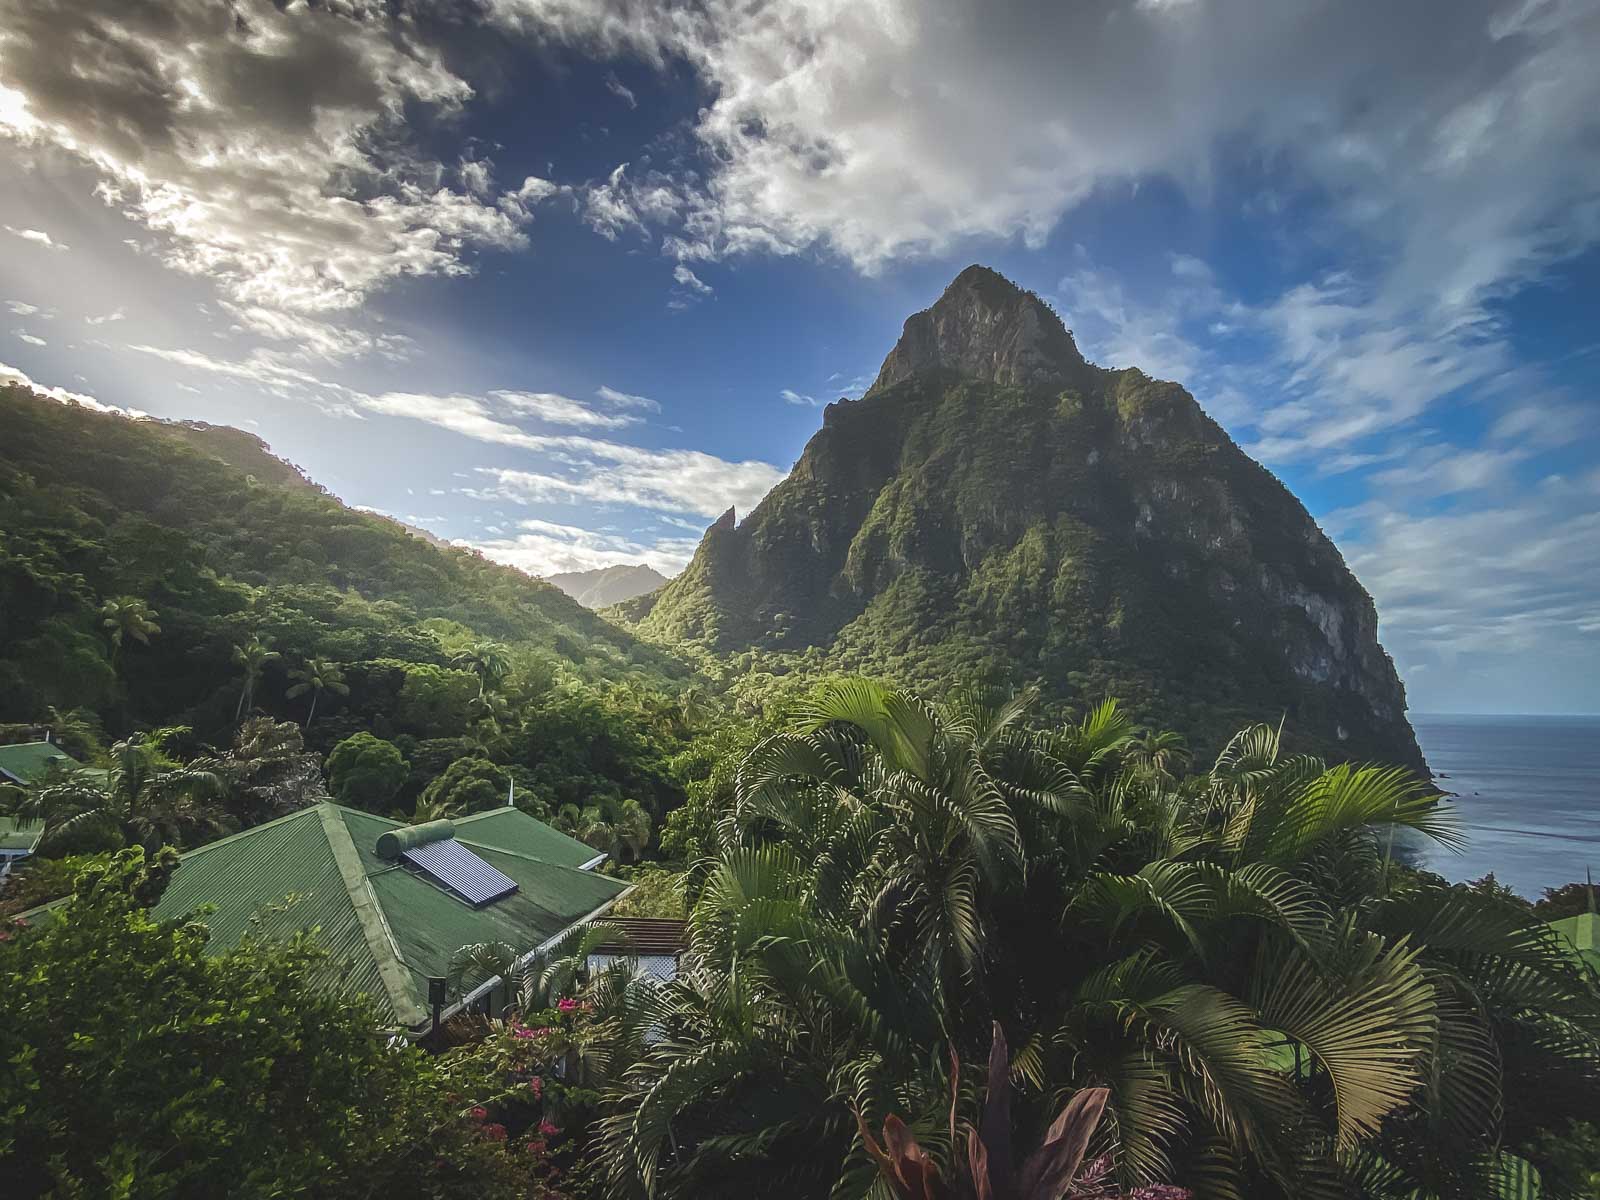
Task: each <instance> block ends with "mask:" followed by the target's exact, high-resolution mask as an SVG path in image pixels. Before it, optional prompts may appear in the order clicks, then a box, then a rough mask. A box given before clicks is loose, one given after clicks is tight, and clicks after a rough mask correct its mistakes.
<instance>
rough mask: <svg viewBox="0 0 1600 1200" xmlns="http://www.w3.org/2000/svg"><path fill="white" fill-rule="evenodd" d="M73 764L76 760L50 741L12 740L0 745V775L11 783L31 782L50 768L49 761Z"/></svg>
mask: <svg viewBox="0 0 1600 1200" xmlns="http://www.w3.org/2000/svg"><path fill="white" fill-rule="evenodd" d="M56 762H59V763H62V764H63V765H67V766H75V765H76V760H74V759H73V757H72V756H71V755H70V754H67V753H65V752H64V751H63V750H62V749H61V747H60V746H57V745H54V744H52V743H50V742H13V743H12V744H11V745H9V746H0V776H5V777H6V778H8V779H10V780H11V781H12V782H13V783H32V782H33V781H34V780H35V779H38V778H39V777H40V776H42V775H43V774H44V773H45V772H46V771H48V770H49V769H50V764H51V763H56Z"/></svg>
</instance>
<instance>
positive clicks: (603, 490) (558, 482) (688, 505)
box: [469, 438, 784, 517]
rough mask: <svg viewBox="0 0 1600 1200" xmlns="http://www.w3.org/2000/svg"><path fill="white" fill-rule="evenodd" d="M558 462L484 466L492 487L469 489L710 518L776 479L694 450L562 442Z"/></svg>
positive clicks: (766, 471)
mask: <svg viewBox="0 0 1600 1200" xmlns="http://www.w3.org/2000/svg"><path fill="white" fill-rule="evenodd" d="M565 442H566V444H565V446H564V447H563V448H564V450H565V454H564V456H563V457H564V459H565V461H564V463H563V464H562V469H560V470H559V471H558V470H556V469H553V468H549V469H545V470H539V471H522V470H514V469H510V468H483V469H482V470H481V471H480V474H482V475H484V476H486V477H488V478H489V479H490V480H492V484H491V486H488V487H485V488H478V489H469V494H471V495H475V496H477V497H478V498H480V499H493V500H510V501H514V502H516V503H519V504H549V503H572V502H576V501H587V502H589V503H593V504H624V505H630V506H632V507H635V508H643V509H649V510H652V511H657V512H665V513H693V514H696V515H699V516H703V517H714V516H717V515H718V514H719V513H721V512H723V511H724V510H725V509H727V508H729V507H730V506H731V507H734V508H737V509H738V510H739V511H740V512H748V511H749V510H750V509H752V508H754V507H755V506H756V505H757V504H758V503H759V502H760V501H761V498H762V497H763V496H765V495H766V494H767V493H768V492H770V491H771V490H772V489H773V487H774V486H775V485H776V484H777V483H778V482H779V480H781V479H782V478H783V475H784V473H783V472H782V471H780V470H778V469H777V468H776V467H774V466H772V465H771V464H770V463H764V462H750V461H746V462H729V461H728V460H726V459H722V458H718V457H716V456H715V455H712V454H706V453H704V452H702V451H699V450H646V449H642V448H640V447H636V446H622V445H618V444H617V443H614V442H600V441H595V440H592V439H580V438H569V439H565Z"/></svg>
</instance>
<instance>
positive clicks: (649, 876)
mask: <svg viewBox="0 0 1600 1200" xmlns="http://www.w3.org/2000/svg"><path fill="white" fill-rule="evenodd" d="M622 877H623V878H624V879H626V880H627V881H628V883H629V884H630V885H632V887H633V890H632V891H631V892H628V893H627V894H625V895H624V896H623V897H622V898H621V899H620V900H618V901H617V902H616V903H615V904H613V905H612V906H611V913H610V915H611V916H614V917H667V918H672V919H675V920H682V919H683V918H684V916H686V915H687V914H686V911H685V908H684V877H683V875H682V873H681V872H678V871H672V870H668V869H667V868H665V867H660V866H656V865H654V864H646V865H644V866H641V867H637V868H635V869H634V870H632V871H631V872H629V873H627V874H624V875H623V876H622Z"/></svg>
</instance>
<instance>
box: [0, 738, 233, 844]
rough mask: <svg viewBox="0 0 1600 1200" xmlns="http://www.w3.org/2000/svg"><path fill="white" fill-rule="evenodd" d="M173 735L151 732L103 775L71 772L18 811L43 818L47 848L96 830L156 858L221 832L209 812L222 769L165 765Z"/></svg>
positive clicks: (116, 750)
mask: <svg viewBox="0 0 1600 1200" xmlns="http://www.w3.org/2000/svg"><path fill="white" fill-rule="evenodd" d="M177 732H178V731H177V730H170V729H165V730H157V731H156V732H155V733H151V734H144V735H141V736H139V737H134V738H128V739H126V740H124V741H120V742H117V743H116V744H115V745H113V746H112V747H111V749H110V751H109V752H108V754H107V758H108V760H109V763H110V766H109V768H108V769H107V770H105V771H104V772H100V771H87V770H80V771H74V772H73V773H72V774H71V775H70V776H69V777H68V778H67V779H66V780H64V781H62V782H60V783H54V784H48V785H46V786H44V787H42V788H39V789H37V790H35V791H33V792H32V793H30V794H29V795H28V796H27V797H26V799H25V800H24V803H23V811H24V812H26V813H28V814H29V815H32V816H39V817H43V818H44V821H45V830H44V842H45V844H47V845H48V844H49V843H50V842H52V841H57V840H60V839H62V838H64V837H66V836H67V835H69V834H71V833H73V832H75V831H77V830H82V829H87V828H96V827H98V828H101V829H107V830H113V829H114V830H115V831H116V832H117V833H118V834H119V835H120V836H121V837H122V839H123V841H124V842H136V843H139V844H141V845H143V846H144V847H145V849H146V850H155V849H156V848H158V847H160V846H162V845H168V844H181V843H183V842H185V841H186V840H189V839H190V838H192V837H193V836H195V835H199V834H205V833H216V832H218V831H220V830H222V829H223V828H225V822H224V821H223V820H222V819H221V818H220V816H219V814H218V812H217V810H216V809H215V808H214V807H213V806H212V804H211V802H212V801H215V800H218V799H220V798H221V797H222V796H223V795H224V794H225V793H226V791H227V784H226V783H225V782H224V779H223V775H222V773H221V769H220V768H221V764H220V763H219V762H217V761H216V760H215V759H209V758H205V759H196V760H194V761H192V762H189V763H181V762H178V761H176V760H174V759H173V758H171V757H170V756H169V755H168V754H167V752H166V750H165V746H164V743H165V742H166V741H167V740H168V739H169V737H171V736H172V735H174V734H176V733H177Z"/></svg>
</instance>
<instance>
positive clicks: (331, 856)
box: [154, 802, 627, 1035]
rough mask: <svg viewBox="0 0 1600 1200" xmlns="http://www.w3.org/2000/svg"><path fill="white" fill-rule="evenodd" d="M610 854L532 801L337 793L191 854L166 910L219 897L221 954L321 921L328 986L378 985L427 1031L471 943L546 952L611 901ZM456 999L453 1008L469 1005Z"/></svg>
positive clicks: (390, 1010) (397, 1014)
mask: <svg viewBox="0 0 1600 1200" xmlns="http://www.w3.org/2000/svg"><path fill="white" fill-rule="evenodd" d="M385 835H389V836H388V837H385ZM380 842H382V843H383V844H382V846H381V847H380ZM603 858H604V855H600V856H598V857H597V856H596V854H595V851H594V850H593V849H592V848H591V847H589V846H586V845H584V844H583V843H582V842H579V841H576V840H574V839H572V838H569V837H567V836H566V835H565V834H563V833H560V832H558V831H557V830H555V829H552V828H551V827H550V826H548V825H546V824H544V822H542V821H539V820H536V819H535V818H533V817H530V816H529V815H528V814H527V813H525V812H522V811H521V810H520V809H515V808H501V809H494V810H491V811H489V812H485V813H478V814H475V815H473V816H469V817H463V818H460V819H459V820H456V821H432V822H429V823H428V824H426V825H413V826H407V825H403V824H402V823H400V822H398V821H391V820H389V819H387V818H385V817H379V816H374V815H373V814H372V813H367V812H362V811H360V810H359V809H353V808H345V807H343V806H342V805H338V804H331V803H326V802H324V803H321V804H315V805H312V806H311V807H309V808H304V809H301V810H300V811H299V812H295V813H291V814H290V815H289V816H286V817H279V818H278V819H277V820H275V821H268V822H267V823H266V824H264V825H257V826H255V827H254V828H251V829H247V830H245V831H244V832H243V833H236V834H234V835H233V836H232V837H226V838H223V839H221V840H220V841H216V842H212V843H210V844H209V845H206V846H201V847H199V848H198V849H195V850H191V851H189V852H188V853H187V854H185V855H183V857H182V860H181V865H180V866H179V867H178V869H177V870H176V871H175V872H174V873H173V876H172V880H171V882H170V883H169V884H168V885H167V890H166V892H165V893H164V894H163V895H162V897H161V900H160V901H159V903H157V905H156V906H155V909H154V915H155V916H156V917H159V918H164V919H170V918H176V917H182V916H185V915H187V914H189V913H192V912H193V911H194V910H195V909H197V908H199V907H200V906H201V905H209V906H212V907H213V908H214V911H213V912H211V913H210V914H209V915H207V916H205V917H204V918H202V919H203V920H204V921H205V923H206V925H207V926H209V928H210V931H211V941H210V946H209V949H210V950H211V951H212V952H213V953H219V954H220V953H222V952H224V951H226V950H228V949H231V948H232V947H234V946H236V945H237V944H238V943H239V941H240V939H241V938H243V937H244V935H245V934H246V932H249V931H252V930H253V931H255V932H257V933H258V934H259V935H262V936H266V937H286V936H289V935H292V934H294V933H296V932H298V931H300V930H308V929H315V930H316V931H317V935H318V937H319V938H320V940H321V942H322V944H323V945H324V946H325V947H326V948H327V950H328V951H329V956H328V958H327V959H326V960H325V961H324V962H323V964H322V965H321V967H320V968H319V972H318V981H319V982H320V983H321V984H322V985H324V986H326V987H328V988H330V989H332V990H334V991H337V992H340V993H343V994H347V995H356V994H358V993H365V994H366V995H368V996H370V997H371V998H372V999H373V1000H374V1001H376V1002H377V1004H378V1006H379V1008H380V1009H381V1010H382V1011H383V1013H384V1015H385V1017H386V1018H387V1019H388V1020H389V1022H390V1024H391V1025H392V1027H393V1028H395V1029H399V1030H404V1031H405V1032H407V1033H410V1034H416V1035H420V1034H422V1033H426V1032H427V1030H428V1029H429V1028H430V1027H431V1023H432V1016H433V1014H432V1011H431V1009H430V1008H429V1007H428V994H429V992H428V981H429V979H431V978H441V977H445V976H448V974H449V971H450V957H451V955H452V954H454V953H455V951H456V950H458V949H459V948H460V947H462V946H464V945H469V944H472V943H476V942H505V943H508V944H509V945H511V946H513V947H514V948H516V949H517V950H518V951H519V952H521V953H524V954H528V953H532V952H533V951H535V950H537V949H539V948H541V947H542V946H544V945H546V944H548V943H551V942H554V941H555V940H557V939H558V938H560V937H561V935H562V934H564V933H565V932H566V931H567V930H569V929H570V928H572V927H573V926H574V925H577V924H581V923H582V922H583V921H585V920H588V919H593V918H595V917H597V916H599V915H600V914H601V913H602V912H603V911H604V910H605V909H607V908H609V907H610V906H611V903H612V902H613V901H614V900H616V898H617V897H618V896H619V895H620V894H621V893H622V892H624V891H625V890H627V885H626V884H623V883H621V882H619V881H617V880H615V879H612V878H610V877H609V876H606V875H598V874H595V873H594V872H593V871H592V870H585V869H583V868H584V867H585V866H588V867H593V866H595V865H598V861H599V860H600V859H603ZM468 982H472V981H468ZM490 982H492V981H490ZM484 991H485V988H484V984H483V983H481V982H480V983H479V984H478V986H477V987H476V988H474V989H473V990H472V991H471V992H470V993H469V998H470V997H471V996H476V995H479V994H481V993H483V992H484ZM451 999H452V1000H453V1003H451V1004H449V1005H448V1006H447V1007H445V1008H444V1010H443V1013H442V1014H441V1015H443V1016H445V1017H448V1016H450V1015H451V1014H452V1013H453V1012H455V1011H457V1010H458V1009H460V1008H461V1007H462V999H461V998H459V997H452V998H451Z"/></svg>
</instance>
